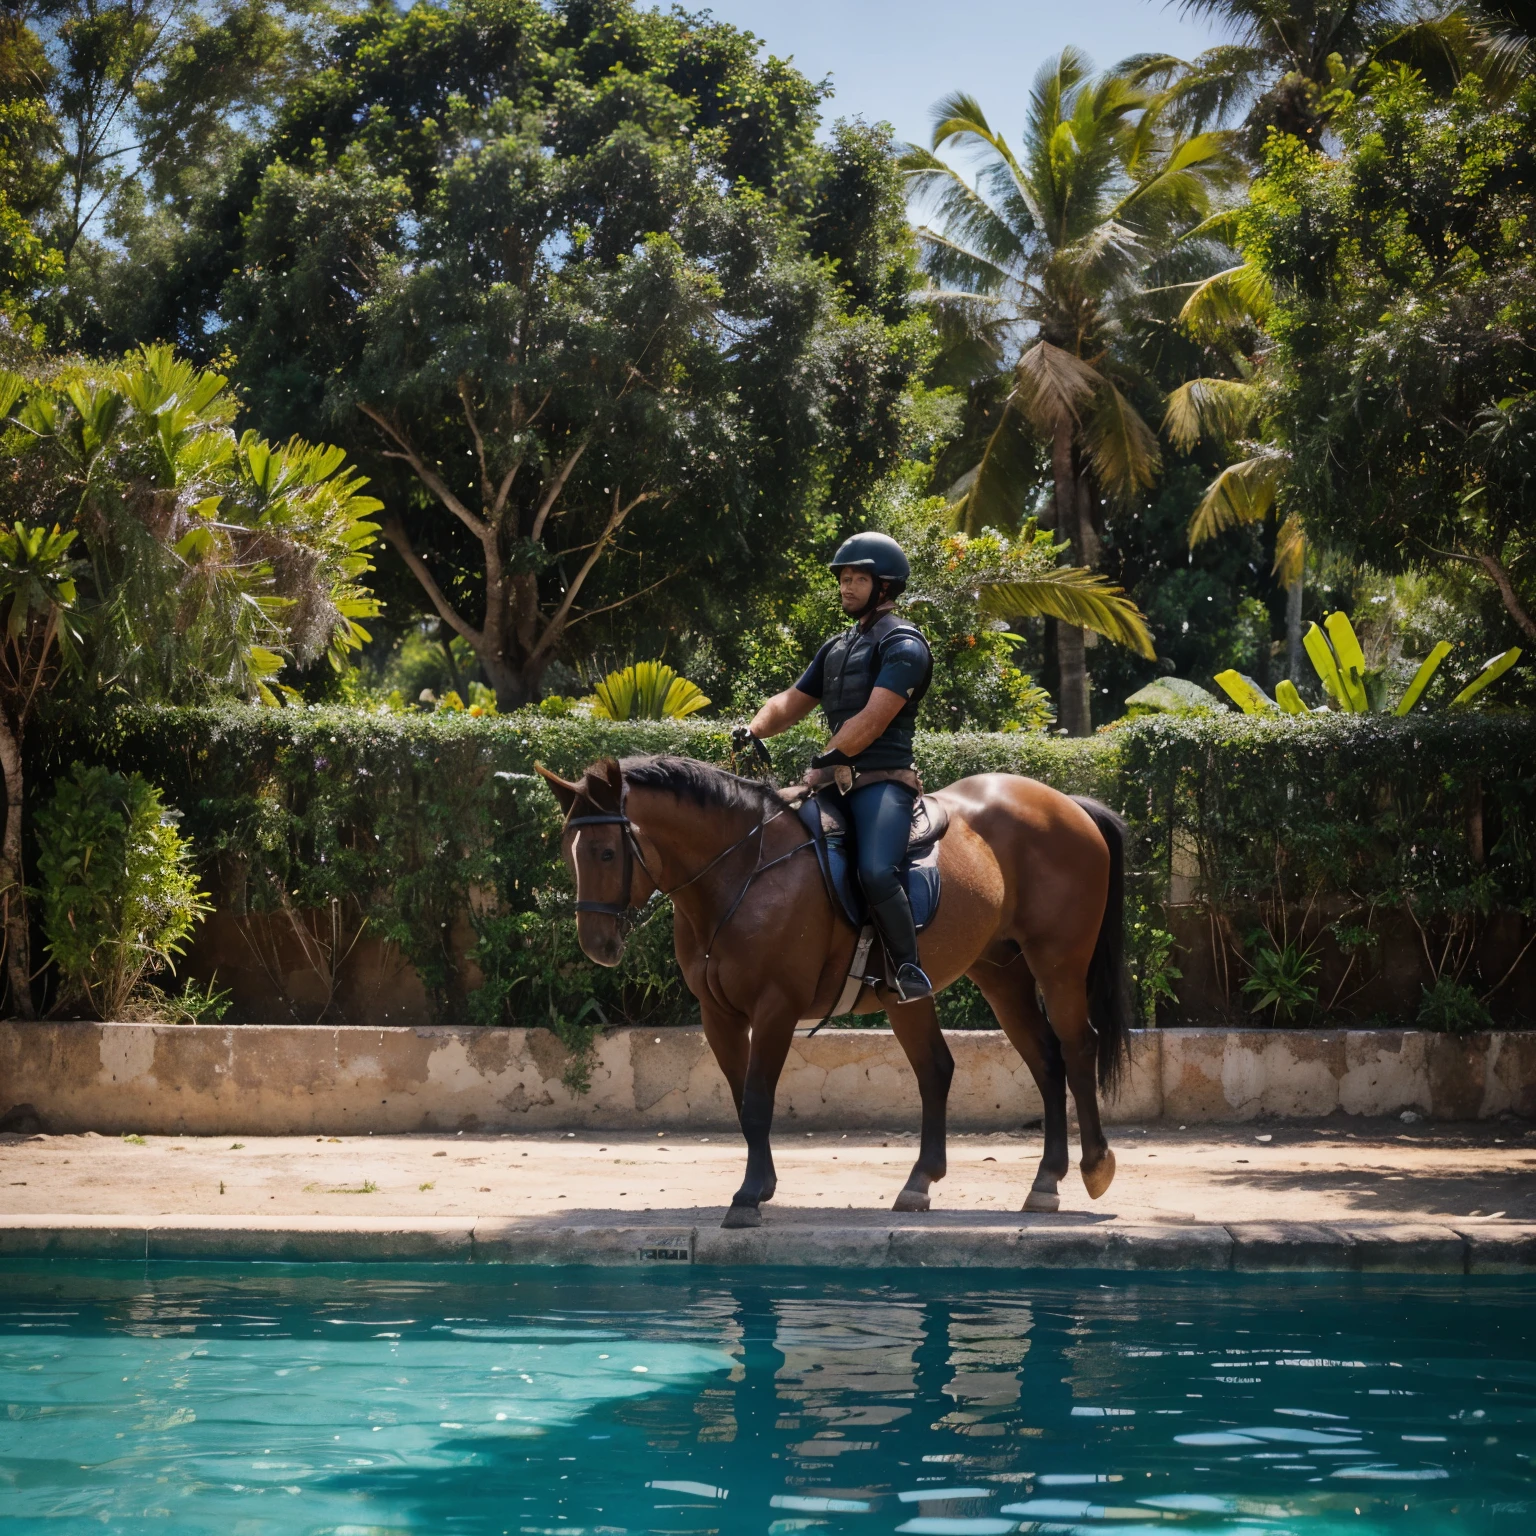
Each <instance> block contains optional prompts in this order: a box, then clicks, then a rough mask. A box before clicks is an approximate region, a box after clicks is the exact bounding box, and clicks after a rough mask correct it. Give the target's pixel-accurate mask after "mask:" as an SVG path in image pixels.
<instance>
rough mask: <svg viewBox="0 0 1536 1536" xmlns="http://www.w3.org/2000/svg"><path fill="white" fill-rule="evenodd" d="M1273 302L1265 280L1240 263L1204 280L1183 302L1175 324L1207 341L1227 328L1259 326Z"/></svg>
mask: <svg viewBox="0 0 1536 1536" xmlns="http://www.w3.org/2000/svg"><path fill="white" fill-rule="evenodd" d="M1274 301H1275V293H1274V289H1273V288H1272V287H1271V286H1270V282H1269V279H1268V278H1267V277H1266V276H1265V275H1264V273H1263V272H1261V271H1260V270H1259V268H1258V267H1256V266H1255V265H1254V264H1253V263H1252V262H1249V261H1244V262H1241V263H1239V264H1238V265H1237V266H1235V267H1226V268H1224V269H1223V270H1222V271H1220V272H1215V273H1212V275H1211V276H1210V277H1208V278H1206V280H1205V281H1204V282H1203V283H1201V284H1200V286H1199V287H1198V288H1196V289H1195V291H1194V292H1193V293H1191V294H1190V296H1189V297H1188V298H1187V299H1186V300H1185V301H1184V307H1183V309H1181V310H1180V311H1179V324H1180V325H1182V326H1183V327H1184V328H1185V329H1186V330H1187V331H1188V332H1189V333H1190V335H1191V336H1194V337H1195V338H1196V339H1197V340H1201V341H1209V340H1213V339H1214V338H1216V337H1217V336H1219V335H1220V333H1221V332H1222V331H1223V330H1225V329H1227V328H1228V327H1229V326H1233V325H1245V324H1246V325H1255V326H1261V325H1263V324H1264V322H1265V321H1266V320H1267V319H1268V318H1269V312H1270V310H1271V309H1272V308H1273V307H1274Z"/></svg>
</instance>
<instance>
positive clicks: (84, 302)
mask: <svg viewBox="0 0 1536 1536" xmlns="http://www.w3.org/2000/svg"><path fill="white" fill-rule="evenodd" d="M328 13H329V7H328V6H327V5H325V4H324V3H315V0H209V3H202V4H192V3H188V0H47V3H45V4H42V5H37V6H29V7H25V8H23V14H27V15H28V16H29V19H30V20H31V21H32V23H33V25H34V26H35V27H36V28H37V33H36V35H35V36H33V35H31V34H29V36H31V41H32V46H33V48H34V49H36V50H37V52H38V53H39V54H40V55H41V56H42V57H41V60H40V63H41V67H40V68H38V69H36V73H35V78H36V80H37V81H38V82H39V83H40V84H41V86H42V93H41V94H42V96H43V99H44V101H45V103H46V106H47V110H48V118H49V130H50V132H49V135H48V142H47V144H46V148H45V150H44V151H43V153H42V154H40V156H39V159H40V160H41V161H42V164H41V165H40V166H39V167H38V170H39V171H40V172H42V173H43V175H42V179H43V181H44V186H43V187H42V188H41V189H40V191H39V192H38V193H37V194H34V196H33V197H32V198H31V199H30V202H31V204H32V209H31V211H32V212H33V216H34V218H35V220H36V222H37V223H39V224H40V225H42V227H43V228H44V229H45V230H46V234H47V239H48V244H49V246H50V247H51V255H52V256H53V258H54V259H55V261H56V262H57V263H58V272H59V275H60V276H62V275H63V273H64V272H65V271H66V270H67V272H68V277H69V281H68V282H67V283H66V284H62V285H57V284H56V285H55V291H53V292H51V293H50V294H48V295H47V298H46V302H45V303H44V304H42V305H41V306H39V313H40V315H41V317H42V318H45V319H46V321H47V324H48V329H49V331H50V332H51V333H52V337H53V339H54V341H55V342H56V343H60V344H68V343H74V344H77V345H79V344H84V345H85V346H87V347H89V348H96V347H99V346H100V345H102V343H103V342H106V343H107V344H108V345H114V344H120V345H125V346H126V345H132V344H134V343H136V342H138V341H141V340H147V339H149V338H151V337H161V336H165V335H167V334H169V328H167V327H166V326H164V324H163V323H160V322H162V321H163V318H164V317H163V315H159V314H155V313H154V312H153V307H152V305H151V303H150V300H151V297H152V294H153V291H154V284H153V283H150V282H146V281H145V279H146V277H148V276H150V275H151V274H153V273H155V272H159V271H163V270H164V269H165V267H166V265H167V264H168V263H170V262H174V260H175V258H176V255H177V254H178V253H176V252H175V250H174V245H175V241H176V237H177V235H178V234H179V233H180V231H181V228H182V225H183V221H184V220H185V218H186V216H187V214H188V213H189V211H190V209H191V207H192V206H193V205H194V204H195V203H196V202H197V201H198V200H199V199H200V198H205V197H208V196H209V195H211V194H214V193H216V191H217V189H218V187H219V185H220V183H221V182H222V180H223V179H224V177H225V176H226V175H227V174H228V173H229V171H230V170H231V169H232V168H233V166H234V164H235V162H236V161H237V160H238V158H239V155H240V154H241V152H242V151H243V150H244V149H246V148H247V147H248V146H249V144H250V143H251V141H252V139H253V138H254V137H255V136H256V135H257V134H258V133H259V132H260V131H261V128H262V126H263V124H264V122H265V121H266V120H267V119H268V118H269V116H270V113H271V111H272V109H273V107H274V106H275V105H276V104H277V102H279V101H280V100H281V99H282V97H283V96H284V94H286V93H287V92H288V91H289V90H291V89H292V88H293V87H294V86H295V85H296V84H297V83H298V81H299V80H300V79H301V78H302V77H303V76H304V75H305V74H307V73H309V72H311V71H312V70H313V68H314V65H315V60H316V55H317V53H318V51H319V45H320V41H321V31H322V26H323V22H324V19H325V17H326V16H327V14H328ZM122 327H127V328H128V330H129V334H128V336H127V337H126V338H125V339H124V340H123V341H122V342H121V343H116V342H115V338H114V337H112V336H111V335H110V334H109V333H110V332H112V331H113V330H118V329H119V328H122ZM119 333H120V331H119Z"/></svg>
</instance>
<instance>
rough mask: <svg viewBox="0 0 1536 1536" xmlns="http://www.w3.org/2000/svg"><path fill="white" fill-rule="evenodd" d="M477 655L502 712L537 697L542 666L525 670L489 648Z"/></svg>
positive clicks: (521, 705) (527, 702) (542, 674)
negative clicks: (534, 669) (533, 669)
mask: <svg viewBox="0 0 1536 1536" xmlns="http://www.w3.org/2000/svg"><path fill="white" fill-rule="evenodd" d="M478 655H479V658H480V668H481V670H482V671H483V672H484V673H485V675H486V679H487V681H489V683H490V685H491V687H492V688H493V689H494V690H495V692H496V708H497V709H498V710H499V711H500V712H501V713H502V714H506V713H507V712H508V711H509V710H514V709H521V708H522V707H523V706H524V705H525V704H532V703H533V702H534V701H535V700H536V699H537V698H538V697H539V682H540V679H541V678H542V677H543V676H544V668H543V667H542V666H541V667H539V668H538V670H537V671H525V670H523V669H521V668H519V667H518V666H516V665H515V664H514V663H512V662H510V661H508V660H507V658H506V657H505V656H499V655H496V654H495V653H493V652H492V651H490V650H489V649H487V650H483V651H480V652H478Z"/></svg>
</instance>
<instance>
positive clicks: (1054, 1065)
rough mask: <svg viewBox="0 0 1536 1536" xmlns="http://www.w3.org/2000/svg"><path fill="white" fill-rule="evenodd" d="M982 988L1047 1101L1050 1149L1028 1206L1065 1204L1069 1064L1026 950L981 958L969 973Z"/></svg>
mask: <svg viewBox="0 0 1536 1536" xmlns="http://www.w3.org/2000/svg"><path fill="white" fill-rule="evenodd" d="M966 974H967V975H968V976H969V977H970V978H971V980H972V981H974V982H975V983H976V985H977V986H978V987H980V988H981V995H982V996H983V997H985V998H986V1000H987V1002H988V1004H989V1005H990V1006H991V1009H992V1012H993V1013H994V1014H996V1015H997V1022H998V1023H999V1024H1000V1025H1001V1026H1002V1030H1003V1033H1004V1034H1005V1035H1007V1037H1008V1039H1009V1041H1010V1043H1011V1044H1012V1046H1013V1048H1014V1050H1016V1051H1017V1052H1018V1053H1019V1055H1020V1056H1022V1057H1023V1058H1024V1065H1025V1066H1026V1067H1028V1068H1029V1071H1030V1075H1031V1076H1032V1077H1033V1078H1034V1080H1035V1086H1036V1087H1037V1088H1039V1090H1040V1101H1041V1103H1042V1104H1043V1105H1044V1106H1045V1150H1044V1151H1043V1152H1042V1153H1041V1155H1040V1166H1039V1168H1038V1169H1036V1171H1035V1182H1034V1183H1033V1184H1032V1185H1031V1186H1030V1191H1029V1193H1028V1195H1026V1196H1025V1197H1024V1209H1025V1210H1026V1211H1057V1210H1060V1209H1061V1194H1060V1186H1061V1181H1062V1180H1063V1179H1064V1178H1066V1176H1067V1172H1068V1170H1069V1169H1070V1168H1071V1166H1072V1161H1071V1156H1070V1154H1069V1152H1068V1150H1067V1066H1066V1062H1065V1061H1064V1060H1063V1058H1062V1054H1061V1044H1060V1042H1059V1041H1058V1040H1057V1039H1056V1036H1055V1035H1054V1034H1053V1033H1052V1032H1051V1026H1050V1025H1049V1024H1048V1023H1047V1022H1046V1018H1045V1015H1044V1014H1043V1013H1042V1012H1041V1011H1040V1004H1039V1001H1038V1000H1037V999H1036V997H1035V978H1034V976H1033V975H1032V974H1031V973H1030V969H1029V967H1028V966H1027V965H1026V964H1025V963H1024V957H1023V956H1022V955H1015V956H1014V958H1013V959H1012V961H1011V962H1008V963H1006V964H1002V965H994V964H992V963H991V962H989V961H981V962H980V963H979V964H977V965H974V966H972V967H971V969H970V970H969V971H968V972H967V973H966Z"/></svg>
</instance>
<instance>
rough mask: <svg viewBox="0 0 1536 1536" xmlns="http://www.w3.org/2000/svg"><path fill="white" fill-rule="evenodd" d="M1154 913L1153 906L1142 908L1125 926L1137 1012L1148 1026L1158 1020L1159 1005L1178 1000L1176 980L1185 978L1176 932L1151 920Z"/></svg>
mask: <svg viewBox="0 0 1536 1536" xmlns="http://www.w3.org/2000/svg"><path fill="white" fill-rule="evenodd" d="M1155 915H1156V914H1155V912H1154V911H1152V910H1151V909H1147V910H1143V911H1142V912H1141V913H1140V915H1139V916H1136V917H1132V918H1131V920H1130V921H1129V922H1127V923H1126V925H1125V937H1126V949H1127V951H1128V952H1129V956H1130V969H1131V981H1132V983H1133V985H1134V986H1135V988H1136V1013H1137V1016H1138V1017H1139V1018H1140V1019H1141V1021H1142V1023H1143V1024H1145V1025H1147V1026H1149V1027H1150V1026H1152V1025H1154V1024H1155V1023H1156V1022H1157V1010H1158V1006H1159V1004H1162V1003H1170V1004H1173V1003H1177V1002H1178V1000H1179V994H1178V990H1177V988H1176V987H1175V986H1174V982H1176V981H1182V980H1183V979H1184V973H1183V971H1181V970H1180V969H1179V968H1178V966H1177V965H1176V964H1174V958H1173V954H1174V938H1173V935H1172V934H1171V933H1169V932H1168V930H1167V929H1166V928H1162V927H1159V926H1158V924H1157V922H1155V921H1153V920H1152V919H1153V918H1154V916H1155Z"/></svg>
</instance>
